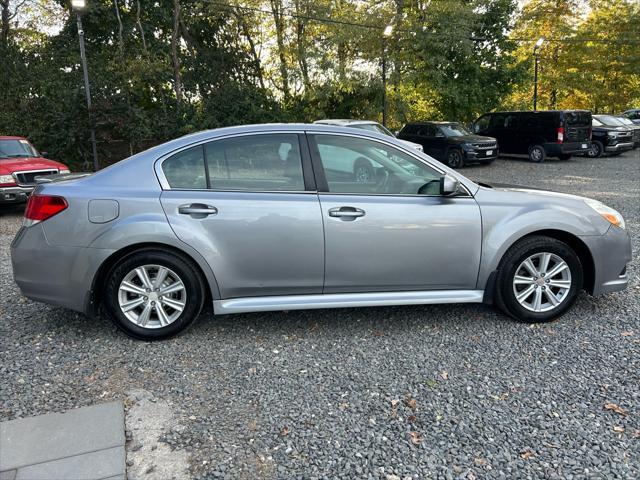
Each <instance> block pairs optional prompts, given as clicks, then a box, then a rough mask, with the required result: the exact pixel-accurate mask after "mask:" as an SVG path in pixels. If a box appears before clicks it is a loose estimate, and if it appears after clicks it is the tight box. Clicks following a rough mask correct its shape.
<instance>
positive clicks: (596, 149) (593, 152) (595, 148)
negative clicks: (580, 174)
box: [587, 140, 604, 158]
mask: <svg viewBox="0 0 640 480" xmlns="http://www.w3.org/2000/svg"><path fill="white" fill-rule="evenodd" d="M603 152H604V147H603V146H602V143H600V142H598V141H597V140H596V141H593V142H591V146H590V147H589V150H588V151H587V157H589V158H600V157H601V156H602V153H603Z"/></svg>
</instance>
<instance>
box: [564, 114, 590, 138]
mask: <svg viewBox="0 0 640 480" xmlns="http://www.w3.org/2000/svg"><path fill="white" fill-rule="evenodd" d="M563 117H564V142H565V143H578V142H580V143H588V142H590V141H591V112H587V111H581V110H575V111H566V112H563Z"/></svg>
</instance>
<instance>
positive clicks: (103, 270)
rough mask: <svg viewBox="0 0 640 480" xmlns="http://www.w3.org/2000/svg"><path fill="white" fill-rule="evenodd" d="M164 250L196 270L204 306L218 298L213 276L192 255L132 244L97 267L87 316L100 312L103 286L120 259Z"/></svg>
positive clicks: (154, 245)
mask: <svg viewBox="0 0 640 480" xmlns="http://www.w3.org/2000/svg"><path fill="white" fill-rule="evenodd" d="M153 249H155V250H164V251H167V252H170V253H172V254H174V255H178V256H180V257H182V258H184V259H186V260H188V261H190V262H191V263H193V265H194V266H195V268H196V271H197V272H198V275H199V276H200V279H201V280H202V281H203V282H204V286H205V299H204V301H205V304H207V302H208V303H209V304H210V303H211V302H212V300H214V299H217V298H219V296H220V295H219V290H218V284H217V282H216V279H215V278H214V277H213V274H212V273H211V272H210V271H209V272H207V271H206V270H205V268H203V266H202V264H201V262H199V261H198V259H196V258H194V255H191V254H190V253H188V252H186V251H185V250H183V249H180V248H178V247H176V246H174V245H169V244H166V243H161V242H140V243H134V244H131V245H127V246H125V247H122V248H120V249H118V250H116V251H115V252H113V253H112V254H111V255H109V256H108V257H107V258H106V259H105V260H104V261H103V262H102V263H101V264H100V267H98V270H97V271H96V274H95V275H94V277H93V282H92V284H91V290H90V294H89V299H88V305H87V308H86V309H85V310H86V311H87V313H88V314H89V315H95V314H97V313H98V311H99V310H100V307H101V305H102V300H103V297H102V295H103V291H104V288H103V287H104V285H105V282H106V280H107V275H108V274H109V272H110V271H111V269H112V268H113V267H114V266H115V265H116V264H117V263H118V262H119V261H121V260H122V259H124V258H126V257H128V256H130V255H132V254H134V253H136V252H140V251H144V250H153ZM207 273H209V275H207Z"/></svg>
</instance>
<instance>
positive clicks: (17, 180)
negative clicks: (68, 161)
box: [0, 136, 69, 205]
mask: <svg viewBox="0 0 640 480" xmlns="http://www.w3.org/2000/svg"><path fill="white" fill-rule="evenodd" d="M58 173H69V167H67V166H66V165H65V164H63V163H60V162H56V161H55V160H49V159H47V158H44V157H43V156H42V155H40V153H38V151H37V150H36V149H35V148H34V147H33V145H31V144H30V143H29V141H28V140H27V139H26V138H22V137H11V136H6V137H3V136H0V205H2V204H7V203H17V202H24V201H25V200H26V199H27V197H28V196H29V194H30V193H31V192H32V190H33V189H34V187H35V185H36V181H35V177H39V176H45V175H55V174H58Z"/></svg>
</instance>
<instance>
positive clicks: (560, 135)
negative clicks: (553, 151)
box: [558, 127, 564, 143]
mask: <svg viewBox="0 0 640 480" xmlns="http://www.w3.org/2000/svg"><path fill="white" fill-rule="evenodd" d="M562 142H564V127H558V143H562Z"/></svg>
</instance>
